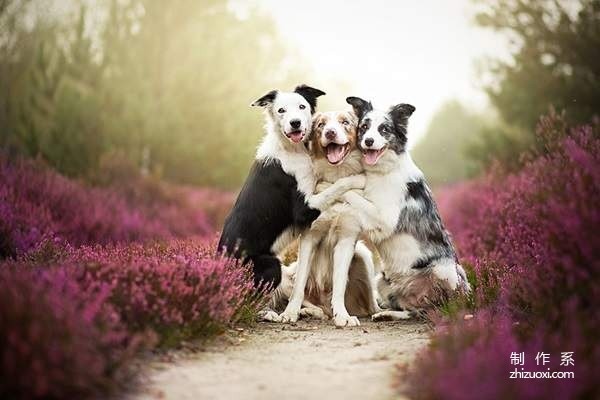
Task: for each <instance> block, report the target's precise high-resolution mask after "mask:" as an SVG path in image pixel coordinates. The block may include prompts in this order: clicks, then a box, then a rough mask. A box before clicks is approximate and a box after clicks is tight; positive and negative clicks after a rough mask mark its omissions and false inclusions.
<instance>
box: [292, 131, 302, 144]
mask: <svg viewBox="0 0 600 400" xmlns="http://www.w3.org/2000/svg"><path fill="white" fill-rule="evenodd" d="M290 139H292V142H294V143H298V142H300V141H301V140H302V132H292V133H290Z"/></svg>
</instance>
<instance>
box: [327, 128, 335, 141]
mask: <svg viewBox="0 0 600 400" xmlns="http://www.w3.org/2000/svg"><path fill="white" fill-rule="evenodd" d="M325 137H326V138H327V139H329V140H333V139H335V131H334V130H333V129H330V130H328V131H327V132H325Z"/></svg>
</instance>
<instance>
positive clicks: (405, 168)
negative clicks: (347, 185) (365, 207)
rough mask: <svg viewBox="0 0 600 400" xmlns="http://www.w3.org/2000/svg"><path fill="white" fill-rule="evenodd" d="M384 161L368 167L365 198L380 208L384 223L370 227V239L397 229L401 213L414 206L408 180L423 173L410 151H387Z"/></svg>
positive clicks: (375, 240) (380, 236) (378, 240)
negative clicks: (397, 152)
mask: <svg viewBox="0 0 600 400" xmlns="http://www.w3.org/2000/svg"><path fill="white" fill-rule="evenodd" d="M380 162H381V165H379V164H378V165H376V166H374V167H370V168H368V169H367V171H366V177H367V181H366V185H365V198H366V199H368V200H369V201H370V202H371V203H373V204H374V205H375V207H376V208H377V209H378V210H379V213H380V215H381V216H382V221H381V222H382V223H383V224H379V225H377V226H376V227H373V228H374V229H370V230H369V231H368V234H369V237H370V239H371V240H372V241H373V242H375V243H381V242H382V241H383V240H385V239H387V238H389V237H390V236H392V235H393V234H394V233H395V230H396V227H397V224H398V220H399V218H400V213H401V212H402V210H404V209H405V208H406V207H411V206H412V205H411V203H410V200H407V192H408V187H407V183H408V182H411V181H414V180H418V179H420V178H422V177H423V173H422V172H421V170H419V168H417V166H416V165H415V164H414V163H413V161H412V159H411V158H410V156H409V155H408V154H407V153H403V154H400V155H396V154H389V155H387V154H386V155H384V157H383V158H382V159H381V160H380Z"/></svg>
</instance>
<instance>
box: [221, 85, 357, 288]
mask: <svg viewBox="0 0 600 400" xmlns="http://www.w3.org/2000/svg"><path fill="white" fill-rule="evenodd" d="M324 94H325V92H323V91H321V90H319V89H315V88H312V87H310V86H306V85H300V86H298V87H296V88H295V89H294V91H293V92H281V91H278V90H273V91H270V92H269V93H267V94H265V95H264V96H262V97H261V98H259V99H258V100H256V101H255V102H254V103H252V106H259V107H263V108H264V109H265V116H266V135H265V137H264V139H263V141H262V143H261V144H260V146H259V147H258V150H257V152H256V159H255V162H254V164H253V166H252V168H251V170H250V173H249V175H248V178H247V179H246V182H245V184H244V186H243V187H242V189H241V191H240V193H239V195H238V198H237V200H236V202H235V204H234V206H233V209H232V211H231V213H230V214H229V216H228V217H227V219H226V220H225V225H224V228H223V232H222V234H221V238H220V240H219V250H220V251H224V252H225V253H226V254H227V255H230V256H233V257H235V258H238V259H242V260H243V262H244V263H247V262H252V265H253V271H254V284H255V286H256V287H263V286H265V285H271V287H276V286H277V285H278V284H279V283H280V281H281V263H280V261H279V259H278V258H277V257H276V254H278V253H279V252H280V251H281V250H282V249H283V248H284V247H285V246H286V245H287V244H288V243H289V242H290V241H291V240H292V239H293V238H294V237H295V236H297V235H298V234H299V233H300V232H301V231H302V230H304V229H306V228H307V227H308V226H309V225H310V223H311V222H312V221H313V220H314V219H315V218H317V216H318V215H319V212H320V211H319V210H321V209H323V208H324V207H326V206H327V205H328V204H325V203H324V202H325V201H326V199H330V198H335V197H336V196H339V195H341V194H342V193H344V192H345V191H347V190H350V189H354V188H362V185H364V178H363V179H361V180H359V181H358V182H357V181H356V180H353V179H352V177H349V178H347V179H344V180H340V181H338V182H336V184H335V185H333V186H332V187H330V188H328V189H327V190H326V191H324V192H322V193H320V194H318V195H312V194H313V193H314V191H315V177H314V173H313V169H312V163H311V159H310V156H309V155H308V152H307V147H306V144H307V142H308V139H309V137H310V133H311V125H312V115H313V113H314V112H315V108H316V105H317V98H318V97H319V96H322V95H324Z"/></svg>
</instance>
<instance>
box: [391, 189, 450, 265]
mask: <svg viewBox="0 0 600 400" xmlns="http://www.w3.org/2000/svg"><path fill="white" fill-rule="evenodd" d="M406 189H407V191H406V198H405V201H410V200H412V201H414V202H415V203H416V207H414V206H408V207H405V208H404V209H403V210H402V211H401V212H400V218H399V219H398V224H397V225H396V231H397V232H402V233H409V234H411V235H412V236H414V237H415V238H416V239H417V240H418V241H419V242H420V243H422V244H423V246H424V248H422V251H423V253H425V254H426V255H427V257H425V258H424V259H422V260H419V261H418V262H417V263H416V264H415V265H414V266H413V268H425V267H426V266H427V265H428V264H430V263H431V262H432V261H433V260H435V259H439V258H456V254H455V252H454V246H453V245H452V240H451V239H450V235H449V234H448V232H447V231H446V229H445V228H444V224H443V223H442V220H441V218H440V215H439V213H438V210H437V206H436V204H435V201H434V200H433V195H432V193H431V190H429V187H428V186H427V183H426V182H425V181H424V180H423V179H420V180H418V181H413V182H408V183H407V184H406Z"/></svg>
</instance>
